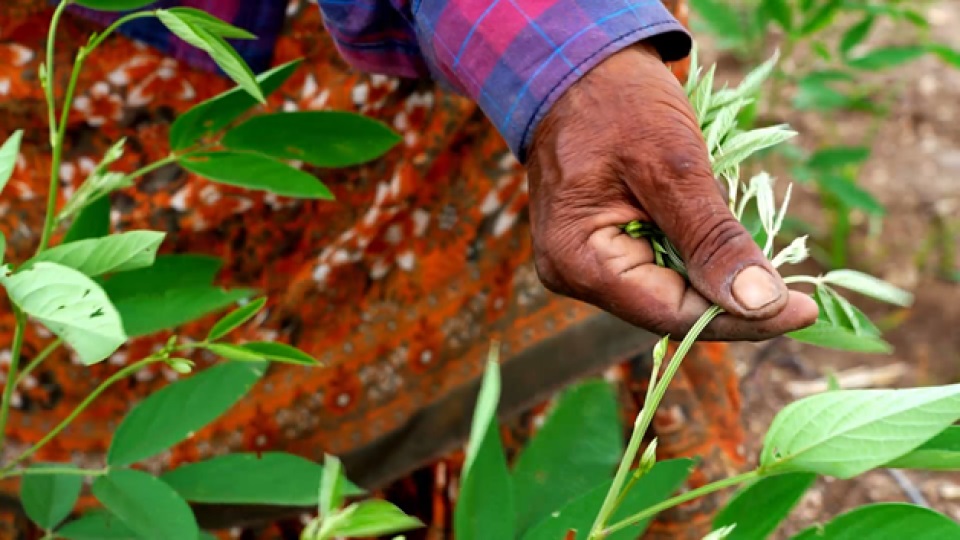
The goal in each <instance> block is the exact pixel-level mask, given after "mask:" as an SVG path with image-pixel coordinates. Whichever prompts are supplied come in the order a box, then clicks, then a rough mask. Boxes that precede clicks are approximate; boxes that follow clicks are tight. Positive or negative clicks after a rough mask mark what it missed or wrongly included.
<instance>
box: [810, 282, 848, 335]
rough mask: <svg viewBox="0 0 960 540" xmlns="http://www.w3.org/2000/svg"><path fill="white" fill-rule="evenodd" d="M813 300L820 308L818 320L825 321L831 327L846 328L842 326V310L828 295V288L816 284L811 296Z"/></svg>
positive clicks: (844, 318) (844, 319) (843, 318)
mask: <svg viewBox="0 0 960 540" xmlns="http://www.w3.org/2000/svg"><path fill="white" fill-rule="evenodd" d="M813 299H814V300H816V302H817V305H818V306H820V315H821V316H820V320H823V321H826V322H828V323H830V324H831V325H833V326H840V327H846V325H845V324H844V323H845V321H846V317H845V316H844V313H843V310H841V309H840V306H839V305H837V301H836V300H835V299H834V296H833V295H832V294H830V289H829V288H827V287H824V286H823V285H819V284H818V285H817V289H816V291H815V292H814V294H813Z"/></svg>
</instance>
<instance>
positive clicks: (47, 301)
mask: <svg viewBox="0 0 960 540" xmlns="http://www.w3.org/2000/svg"><path fill="white" fill-rule="evenodd" d="M0 283H2V284H3V286H4V288H6V290H7V295H9V297H10V300H11V301H12V302H13V303H14V304H16V305H17V306H18V307H19V308H20V309H21V310H23V312H24V313H26V314H27V315H29V316H31V317H33V318H34V319H36V320H37V321H39V322H40V323H42V324H43V325H44V326H45V327H47V329H49V330H50V331H51V332H53V333H54V334H56V335H57V336H59V337H60V338H61V339H63V341H64V342H65V343H67V344H68V345H70V347H72V348H73V349H74V351H76V353H77V355H78V356H79V357H80V361H81V362H83V363H84V364H87V365H90V364H95V363H97V362H100V361H101V360H103V359H105V358H107V357H108V356H110V355H111V354H113V353H114V352H115V351H116V350H117V349H118V348H119V347H120V346H121V345H123V344H124V342H126V341H127V336H126V334H125V333H124V331H123V325H122V323H121V322H120V314H119V313H118V312H117V310H116V308H115V307H114V306H113V304H111V302H110V299H109V298H107V295H106V293H104V291H103V289H101V288H100V286H99V285H97V284H96V283H95V282H94V281H93V280H91V279H90V278H89V277H87V276H85V275H83V274H81V273H80V272H78V271H76V270H74V269H72V268H68V267H66V266H62V265H59V264H56V263H51V262H38V263H34V264H32V265H30V266H29V267H28V268H26V269H24V270H21V271H19V272H17V273H15V274H12V275H9V276H6V277H0Z"/></svg>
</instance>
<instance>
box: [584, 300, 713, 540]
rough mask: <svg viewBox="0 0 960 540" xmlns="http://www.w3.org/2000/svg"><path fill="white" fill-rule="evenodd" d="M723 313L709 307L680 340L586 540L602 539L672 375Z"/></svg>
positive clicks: (644, 411)
mask: <svg viewBox="0 0 960 540" xmlns="http://www.w3.org/2000/svg"><path fill="white" fill-rule="evenodd" d="M722 312H723V309H722V308H720V306H711V307H710V308H709V309H707V311H705V312H704V313H703V315H701V316H700V318H699V319H697V322H696V323H695V324H694V325H693V328H691V329H690V331H689V332H688V333H687V335H686V337H684V338H683V341H681V342H680V345H679V346H678V347H677V352H675V353H674V354H673V357H672V358H671V359H670V363H668V364H667V369H666V370H665V371H664V374H663V378H662V379H661V380H660V382H658V383H657V385H656V387H655V388H654V390H653V393H652V395H651V398H650V401H649V402H648V403H644V404H643V409H641V411H640V414H639V415H638V416H637V420H636V422H635V423H634V427H633V434H631V435H630V441H629V443H627V451H626V452H625V453H624V454H623V458H622V459H621V460H620V465H619V467H618V468H617V474H616V475H615V476H614V477H613V484H611V485H610V489H609V490H608V491H607V496H606V498H604V500H603V505H602V506H601V507H600V512H599V513H598V514H597V519H596V521H594V523H593V527H592V528H591V530H590V536H589V538H590V539H591V540H594V539H598V538H603V527H604V525H606V522H607V520H608V519H610V515H611V514H613V511H614V510H616V502H617V499H618V498H619V496H620V488H621V487H623V483H624V481H625V480H626V477H627V474H628V473H629V472H630V467H631V465H632V464H633V462H634V460H636V457H637V452H638V451H639V450H640V444H641V443H642V442H643V437H644V436H645V435H646V434H647V429H649V427H650V423H651V422H652V421H653V415H654V413H655V412H656V410H657V407H659V406H660V401H661V400H663V396H664V394H666V392H667V387H668V386H670V382H671V381H672V380H673V377H674V375H676V374H677V370H678V369H680V363H681V362H682V361H683V358H684V357H685V356H686V355H687V353H688V352H689V351H690V348H691V347H692V346H693V344H694V342H696V340H697V338H698V337H700V333H701V332H703V329H704V328H706V327H707V325H708V324H710V321H712V320H713V319H714V318H715V317H716V316H717V315H719V314H720V313H722Z"/></svg>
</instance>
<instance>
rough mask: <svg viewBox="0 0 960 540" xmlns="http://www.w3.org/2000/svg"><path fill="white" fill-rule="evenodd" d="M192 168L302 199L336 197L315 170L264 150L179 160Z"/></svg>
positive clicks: (195, 155) (219, 179)
mask: <svg viewBox="0 0 960 540" xmlns="http://www.w3.org/2000/svg"><path fill="white" fill-rule="evenodd" d="M178 163H180V165H181V166H182V167H183V168H184V169H187V170H188V171H190V172H192V173H194V174H197V175H200V176H202V177H204V178H207V179H209V180H213V181H215V182H220V183H221V184H228V185H231V186H238V187H242V188H247V189H254V190H261V191H268V192H270V193H275V194H277V195H283V196H286V197H299V198H302V199H333V194H332V193H330V190H329V189H327V186H325V185H323V182H321V181H319V180H317V178H316V177H315V176H313V175H312V174H309V173H306V172H304V171H301V170H300V169H295V168H293V167H291V166H290V165H287V164H286V163H283V162H282V161H278V160H276V159H273V158H270V157H267V156H264V155H262V154H254V153H245V152H237V151H232V150H231V151H218V152H197V153H192V154H188V155H186V156H184V157H182V158H180V160H179V161H178Z"/></svg>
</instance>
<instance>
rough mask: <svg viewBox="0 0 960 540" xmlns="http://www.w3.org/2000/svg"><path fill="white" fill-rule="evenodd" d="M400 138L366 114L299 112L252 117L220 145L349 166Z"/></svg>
mask: <svg viewBox="0 0 960 540" xmlns="http://www.w3.org/2000/svg"><path fill="white" fill-rule="evenodd" d="M400 140H401V138H400V136H399V135H397V134H396V133H395V132H394V131H393V130H391V129H390V128H389V127H387V126H386V124H384V123H382V122H380V121H378V120H374V119H372V118H367V117H366V116H362V115H359V114H354V113H349V112H343V111H300V112H289V113H276V114H264V115H258V116H254V117H253V118H250V119H249V120H247V121H246V122H244V123H242V124H240V125H239V126H237V127H235V128H233V129H231V130H230V131H228V132H227V134H226V135H225V136H224V138H223V145H224V146H226V147H227V148H230V149H233V150H246V151H250V152H258V153H260V154H266V155H268V156H270V157H273V158H276V159H285V160H286V159H292V160H301V161H305V162H306V163H310V164H311V165H316V166H318V167H349V166H352V165H359V164H361V163H366V162H368V161H371V160H373V159H376V158H378V157H380V156H381V155H383V153H384V152H386V151H387V150H389V149H391V148H393V147H394V146H395V145H396V144H397V143H398V142H400Z"/></svg>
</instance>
